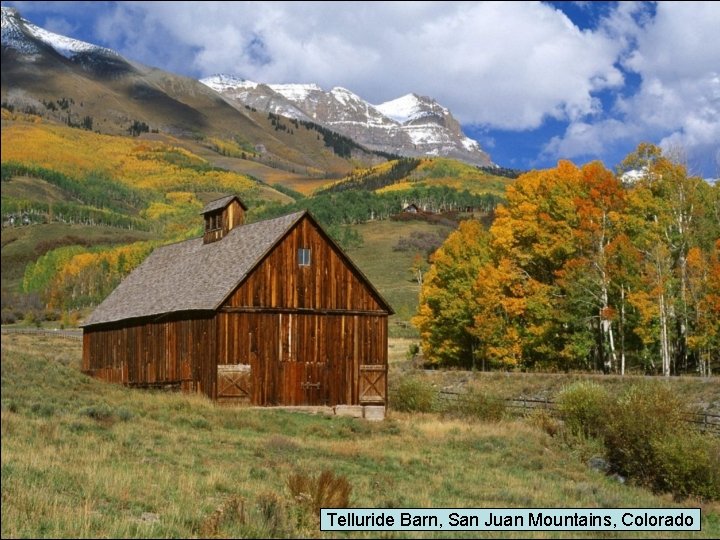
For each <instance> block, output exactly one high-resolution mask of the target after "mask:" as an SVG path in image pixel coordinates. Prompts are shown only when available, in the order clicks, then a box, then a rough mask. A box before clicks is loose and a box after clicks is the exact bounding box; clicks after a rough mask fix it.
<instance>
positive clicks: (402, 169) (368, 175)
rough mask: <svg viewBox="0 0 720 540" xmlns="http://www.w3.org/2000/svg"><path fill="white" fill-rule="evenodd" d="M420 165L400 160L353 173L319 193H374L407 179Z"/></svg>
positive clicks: (416, 162) (407, 160) (410, 159)
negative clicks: (364, 191) (355, 190)
mask: <svg viewBox="0 0 720 540" xmlns="http://www.w3.org/2000/svg"><path fill="white" fill-rule="evenodd" d="M420 163H422V160H420V159H417V158H400V159H397V160H395V161H392V162H390V163H388V164H384V165H380V166H378V167H373V168H371V169H364V170H362V171H358V172H354V173H353V174H351V175H350V176H348V177H347V178H346V179H345V180H343V181H342V182H338V183H336V184H333V185H331V186H329V187H327V188H325V189H323V190H322V191H320V193H321V194H322V193H337V192H340V191H347V190H350V189H364V190H368V191H374V190H376V189H380V188H384V187H385V186H389V185H391V184H394V183H396V182H398V181H399V180H402V179H404V178H405V177H407V176H408V175H409V174H410V173H411V172H412V171H414V170H415V169H417V167H418V165H420Z"/></svg>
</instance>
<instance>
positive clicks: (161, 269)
mask: <svg viewBox="0 0 720 540" xmlns="http://www.w3.org/2000/svg"><path fill="white" fill-rule="evenodd" d="M223 200H224V199H219V201H223ZM226 202H229V200H228V201H226ZM221 207H222V206H218V207H216V208H221ZM204 211H206V210H204ZM303 215H305V212H296V213H294V214H289V215H287V216H282V217H279V218H275V219H269V220H266V221H260V222H257V223H251V224H249V225H242V226H240V227H236V228H234V229H232V230H231V231H230V232H229V233H228V234H227V236H225V237H224V238H223V239H222V241H220V242H212V243H208V244H203V239H202V238H195V239H192V240H187V241H185V242H180V243H177V244H170V245H168V246H163V247H160V248H157V249H156V250H155V251H153V252H152V254H151V255H150V256H149V257H148V258H147V259H145V261H144V262H143V263H142V264H141V265H140V266H138V267H137V268H136V269H135V270H134V271H133V272H132V273H131V274H130V275H128V276H127V277H126V278H125V279H124V280H123V281H122V282H121V283H120V285H118V287H117V288H116V289H115V290H114V291H113V292H112V293H111V294H110V295H109V296H108V297H107V298H106V299H105V300H104V301H103V302H102V303H101V304H100V305H99V306H98V307H97V308H96V309H95V311H93V312H92V314H91V315H90V316H89V317H88V318H87V319H85V321H84V323H83V325H82V326H92V325H96V324H104V323H111V322H116V321H121V320H125V319H134V318H142V317H150V316H153V315H161V314H166V313H174V312H179V311H195V310H200V311H211V310H214V309H217V308H218V307H219V306H220V304H221V303H222V302H223V300H224V299H225V298H226V296H227V295H228V294H229V293H230V292H231V291H232V290H233V289H234V288H235V287H237V286H238V285H239V284H240V282H241V281H242V280H243V279H245V277H247V275H248V273H249V272H250V271H251V270H252V269H253V268H254V267H255V266H256V265H257V263H258V262H260V260H262V259H263V257H264V256H265V255H266V254H267V253H268V252H269V251H270V250H271V249H272V248H273V246H274V245H275V244H276V243H277V242H278V241H279V240H280V239H281V238H282V237H283V236H284V235H285V233H287V232H288V231H289V230H290V229H291V228H292V227H293V226H294V225H295V224H296V223H297V222H298V221H299V220H300V218H302V217H303Z"/></svg>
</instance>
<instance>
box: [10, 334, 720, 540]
mask: <svg viewBox="0 0 720 540" xmlns="http://www.w3.org/2000/svg"><path fill="white" fill-rule="evenodd" d="M406 344H407V342H406V341H401V340H398V341H395V340H394V341H393V343H392V347H391V363H392V366H393V372H394V373H397V369H398V368H401V367H402V368H403V369H407V366H401V364H402V363H403V362H405V361H406V360H405V355H404V350H405V349H406V347H405V345H406ZM79 361H80V342H79V341H76V340H68V339H61V338H58V337H52V336H29V335H12V334H4V335H3V337H2V364H1V367H2V441H3V451H2V503H3V504H2V536H3V537H106V536H109V537H133V538H148V537H241V538H242V537H245V538H247V537H268V536H272V537H318V538H322V537H325V536H327V537H336V536H337V533H321V532H320V531H319V530H318V525H317V518H316V517H315V514H314V512H313V510H312V508H311V505H309V504H308V503H307V500H306V499H305V498H303V497H295V496H293V495H292V493H291V492H290V489H289V486H290V484H291V482H289V480H290V478H291V477H293V475H298V474H300V475H307V476H308V477H311V478H312V477H316V476H317V475H319V474H320V473H321V472H322V471H324V470H328V471H331V472H332V473H333V474H334V475H338V476H342V477H345V478H346V479H347V481H348V483H349V485H350V487H351V493H350V501H349V502H350V505H351V506H353V507H394V508H398V507H428V508H430V507H468V508H473V507H588V508H598V507H602V508H614V507H649V508H654V507H696V506H698V505H699V503H698V501H695V500H673V499H672V497H671V496H669V495H656V494H653V493H651V492H649V491H647V490H646V489H643V488H640V487H637V486H633V485H630V484H629V483H626V484H622V483H619V482H617V481H616V480H613V479H612V478H610V477H608V476H606V475H604V474H602V473H600V472H597V471H594V470H591V469H590V468H588V467H587V465H586V464H585V463H586V459H587V457H588V456H587V455H582V454H583V453H582V452H580V451H579V450H577V448H573V447H569V446H567V445H566V444H564V443H563V441H562V440H561V439H559V438H553V437H550V436H549V435H548V434H547V433H545V432H544V431H542V430H541V429H539V428H537V427H535V426H534V424H533V423H532V422H528V421H527V420H524V419H503V420H501V421H499V422H492V423H490V422H482V421H478V420H468V419H453V418H449V417H443V416H440V415H437V414H419V413H399V412H396V411H393V410H390V411H389V414H388V418H387V420H386V421H384V422H380V423H368V422H365V421H363V420H358V419H351V418H339V417H327V416H321V415H310V414H302V413H291V412H285V411H278V410H272V409H261V410H258V409H250V408H237V407H229V406H219V405H216V404H213V403H211V402H210V401H208V400H206V399H205V398H202V397H198V396H188V395H181V394H171V393H164V392H153V391H141V390H133V389H127V388H122V387H119V386H114V385H108V384H105V383H102V382H99V381H96V380H93V379H90V378H88V377H86V376H84V375H82V374H81V373H80V371H79V369H78V368H79ZM391 399H392V394H391ZM702 509H703V524H702V527H703V529H702V531H701V532H697V533H684V532H680V533H652V532H642V533H635V534H632V533H627V532H623V533H617V534H610V533H607V534H599V533H597V532H594V533H587V534H584V535H583V534H578V533H563V532H553V533H550V532H545V533H542V532H535V533H523V534H518V533H507V534H506V535H504V536H503V535H499V534H498V533H477V532H473V533H468V534H466V535H465V536H466V537H498V536H503V537H508V538H512V537H518V536H523V537H525V536H528V534H529V536H530V537H534V538H548V537H549V538H555V537H557V538H563V537H582V536H587V537H598V536H602V537H606V538H614V537H642V538H648V537H649V538H675V537H677V538H681V537H688V536H689V537H692V538H716V537H718V536H720V505H718V504H717V503H712V504H705V505H702ZM358 535H360V536H363V535H362V534H359V533H353V534H352V536H358ZM365 536H368V537H373V536H378V534H377V533H369V534H367V535H365ZM450 536H452V537H456V536H458V534H457V533H452V534H447V533H445V534H444V533H430V532H428V533H420V532H414V533H412V534H410V533H405V534H400V533H399V534H383V537H450ZM459 536H463V535H462V534H461V535H459Z"/></svg>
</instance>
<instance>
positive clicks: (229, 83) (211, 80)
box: [200, 73, 258, 92]
mask: <svg viewBox="0 0 720 540" xmlns="http://www.w3.org/2000/svg"><path fill="white" fill-rule="evenodd" d="M200 82H201V83H203V84H204V85H205V86H209V87H210V88H212V89H213V90H215V91H216V92H223V91H225V90H234V89H241V88H242V89H251V90H252V89H255V88H256V87H257V85H258V83H256V82H253V81H248V80H246V79H242V78H240V77H236V76H235V75H225V74H222V73H219V74H217V75H212V76H210V77H205V78H204V79H200Z"/></svg>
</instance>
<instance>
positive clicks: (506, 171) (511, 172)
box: [478, 167, 525, 178]
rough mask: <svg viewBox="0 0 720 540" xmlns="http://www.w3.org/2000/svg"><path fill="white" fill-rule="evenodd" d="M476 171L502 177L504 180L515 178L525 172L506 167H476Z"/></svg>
mask: <svg viewBox="0 0 720 540" xmlns="http://www.w3.org/2000/svg"><path fill="white" fill-rule="evenodd" d="M478 170H480V171H482V172H486V173H488V174H492V175H494V176H503V177H505V178H517V177H518V176H520V175H521V174H523V173H524V172H525V171H521V170H520V169H510V168H508V167H478Z"/></svg>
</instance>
